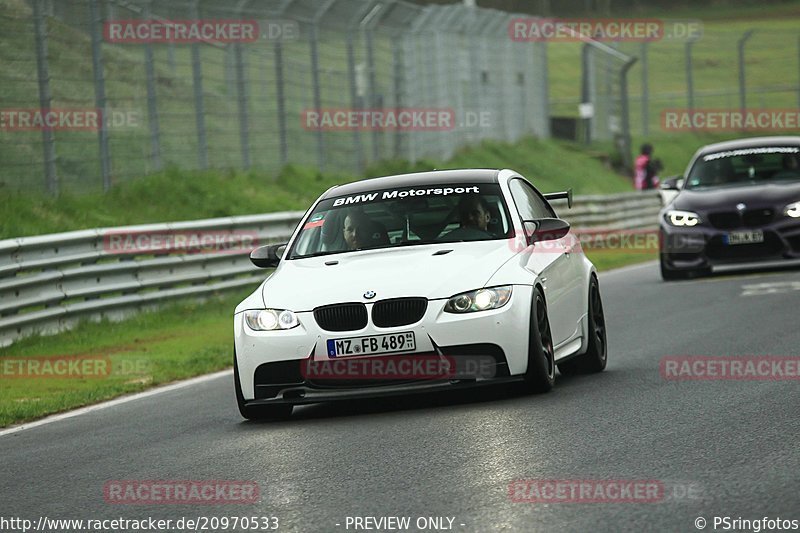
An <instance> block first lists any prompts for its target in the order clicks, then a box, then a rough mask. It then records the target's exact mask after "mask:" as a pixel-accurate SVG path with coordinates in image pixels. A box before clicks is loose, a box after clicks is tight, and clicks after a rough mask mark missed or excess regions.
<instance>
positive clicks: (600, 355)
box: [558, 276, 608, 376]
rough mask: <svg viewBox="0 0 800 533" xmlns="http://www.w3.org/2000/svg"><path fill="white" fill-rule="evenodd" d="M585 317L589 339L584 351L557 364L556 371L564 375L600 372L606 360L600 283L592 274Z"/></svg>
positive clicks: (604, 321) (606, 345)
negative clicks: (587, 323) (587, 322)
mask: <svg viewBox="0 0 800 533" xmlns="http://www.w3.org/2000/svg"><path fill="white" fill-rule="evenodd" d="M587 319H588V321H589V331H588V333H589V339H588V341H587V344H588V347H587V348H586V353H584V354H582V355H579V356H577V357H574V358H572V359H570V360H569V361H564V362H563V363H561V364H559V365H558V371H559V372H560V373H561V374H562V375H564V376H574V375H577V374H594V373H596V372H602V371H603V370H605V368H606V364H607V362H608V338H607V336H606V318H605V313H604V312H603V300H602V299H601V298H600V285H599V284H598V283H597V278H595V277H594V276H592V277H591V279H590V281H589V309H588V317H587Z"/></svg>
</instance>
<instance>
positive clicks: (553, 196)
mask: <svg viewBox="0 0 800 533" xmlns="http://www.w3.org/2000/svg"><path fill="white" fill-rule="evenodd" d="M543 196H544V197H545V198H546V199H547V201H548V202H549V201H550V200H565V199H566V200H567V207H570V208H572V187H570V188H569V189H567V190H566V191H563V192H550V193H547V194H545V195H543Z"/></svg>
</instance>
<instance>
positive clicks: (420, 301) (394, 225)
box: [233, 170, 606, 419]
mask: <svg viewBox="0 0 800 533" xmlns="http://www.w3.org/2000/svg"><path fill="white" fill-rule="evenodd" d="M553 199H567V200H568V201H569V202H570V203H571V191H568V192H563V193H552V194H541V193H540V192H539V191H538V190H537V189H536V188H535V187H534V186H533V185H531V183H530V182H529V181H528V180H526V179H525V178H523V177H522V176H521V175H520V174H518V173H516V172H514V171H511V170H447V171H433V172H424V173H417V174H406V175H400V176H389V177H382V178H374V179H368V180H363V181H357V182H353V183H349V184H347V185H342V186H337V187H333V188H331V189H330V190H328V191H327V192H325V193H324V194H323V195H322V196H321V197H320V198H319V199H318V200H317V201H316V202H315V203H314V205H313V206H312V207H311V209H309V210H308V211H307V212H306V214H305V215H304V217H303V219H302V220H301V222H300V224H299V225H298V227H297V228H296V229H295V231H294V234H293V235H292V237H291V238H290V239H289V242H288V243H287V244H280V245H270V246H264V247H261V248H257V249H256V250H254V251H253V252H252V254H251V256H250V258H251V260H252V262H253V263H254V264H255V265H256V266H259V267H264V268H273V267H274V268H275V270H274V271H273V272H272V274H271V275H270V276H269V277H268V278H267V279H266V280H265V281H264V283H262V284H261V286H260V287H259V288H258V289H257V290H256V291H255V292H254V293H253V294H251V295H250V296H249V297H247V298H246V299H245V300H244V301H242V303H240V304H239V306H238V307H237V308H236V311H235V314H234V321H233V323H234V341H235V342H234V348H235V351H234V382H235V389H236V399H237V402H238V405H239V410H240V412H241V414H242V416H244V417H245V418H249V419H258V418H282V417H286V416H289V415H290V414H291V412H292V408H293V406H294V405H299V404H308V403H316V402H327V401H332V400H337V399H353V398H373V397H377V396H389V395H398V394H409V393H413V392H428V391H434V390H443V389H453V388H459V387H469V386H475V385H480V384H493V383H502V382H508V381H516V380H519V381H524V382H525V383H526V384H527V385H528V386H529V388H530V390H531V391H533V392H546V391H548V390H550V388H551V387H552V386H553V383H554V380H555V369H556V365H558V368H559V371H560V372H561V373H562V374H575V373H589V372H599V371H602V370H603V369H604V368H605V366H606V327H605V319H604V315H603V305H602V301H601V298H600V290H599V285H598V281H597V274H596V271H595V268H594V266H593V265H592V263H591V262H590V261H589V260H588V259H587V258H586V257H585V255H584V254H583V253H581V252H580V250H579V249H578V250H577V251H576V250H575V248H574V247H573V246H572V244H573V243H574V242H576V241H575V239H574V238H573V235H572V234H571V233H570V232H569V224H568V223H567V222H565V221H563V220H561V219H559V218H558V217H557V216H556V213H555V211H554V210H553V208H552V207H551V206H550V203H549V201H548V200H553Z"/></svg>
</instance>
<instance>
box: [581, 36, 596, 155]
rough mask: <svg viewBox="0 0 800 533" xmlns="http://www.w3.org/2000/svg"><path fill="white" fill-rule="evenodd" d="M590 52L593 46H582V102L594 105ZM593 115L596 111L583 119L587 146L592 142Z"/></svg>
mask: <svg viewBox="0 0 800 533" xmlns="http://www.w3.org/2000/svg"><path fill="white" fill-rule="evenodd" d="M589 54H591V48H590V46H589V45H588V44H584V45H583V46H582V47H581V103H582V104H592V105H594V104H595V102H594V98H592V72H591V65H590V57H589ZM587 115H588V114H587ZM593 115H594V113H592V116H587V117H586V118H584V119H581V120H582V121H583V128H584V135H583V138H584V144H586V145H587V146H588V145H590V144H592V121H593V120H594V117H593Z"/></svg>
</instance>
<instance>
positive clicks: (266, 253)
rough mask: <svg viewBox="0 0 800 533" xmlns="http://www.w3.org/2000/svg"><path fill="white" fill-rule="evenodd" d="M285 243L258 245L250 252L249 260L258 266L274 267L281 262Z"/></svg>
mask: <svg viewBox="0 0 800 533" xmlns="http://www.w3.org/2000/svg"><path fill="white" fill-rule="evenodd" d="M285 251H286V243H283V244H269V245H267V246H259V247H258V248H256V249H255V250H253V251H252V252H250V261H251V262H252V263H253V264H254V265H255V266H257V267H258V268H274V267H276V266H278V263H280V262H281V257H283V253H284V252H285Z"/></svg>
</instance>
